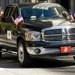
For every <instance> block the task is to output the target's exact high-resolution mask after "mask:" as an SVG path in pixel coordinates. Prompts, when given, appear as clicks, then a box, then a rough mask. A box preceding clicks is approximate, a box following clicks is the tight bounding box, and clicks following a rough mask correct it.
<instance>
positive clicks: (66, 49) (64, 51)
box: [60, 46, 72, 53]
mask: <svg viewBox="0 0 75 75" xmlns="http://www.w3.org/2000/svg"><path fill="white" fill-rule="evenodd" d="M71 51H72V48H71V46H63V47H61V48H60V52H61V53H70V52H71Z"/></svg>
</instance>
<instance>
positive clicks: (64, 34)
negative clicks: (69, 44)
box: [43, 28, 75, 42]
mask: <svg viewBox="0 0 75 75" xmlns="http://www.w3.org/2000/svg"><path fill="white" fill-rule="evenodd" d="M43 40H44V41H46V42H55V41H56V42H57V41H58V42H61V41H63V40H66V41H73V40H75V28H61V29H47V30H44V33H43Z"/></svg>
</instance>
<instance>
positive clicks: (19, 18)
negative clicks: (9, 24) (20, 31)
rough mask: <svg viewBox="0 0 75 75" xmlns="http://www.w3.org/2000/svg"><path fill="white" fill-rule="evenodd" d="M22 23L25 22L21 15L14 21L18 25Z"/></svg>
mask: <svg viewBox="0 0 75 75" xmlns="http://www.w3.org/2000/svg"><path fill="white" fill-rule="evenodd" d="M21 21H23V17H22V15H21V14H20V15H19V16H18V17H17V18H16V19H15V20H14V23H15V24H16V25H18V23H19V22H21Z"/></svg>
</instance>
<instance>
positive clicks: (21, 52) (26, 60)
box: [18, 40, 31, 67]
mask: <svg viewBox="0 0 75 75" xmlns="http://www.w3.org/2000/svg"><path fill="white" fill-rule="evenodd" d="M18 61H19V64H20V66H21V67H27V66H29V65H30V64H31V58H30V56H29V54H28V53H27V50H26V47H25V43H24V41H23V40H20V41H19V43H18Z"/></svg>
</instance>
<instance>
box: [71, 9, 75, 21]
mask: <svg viewBox="0 0 75 75" xmlns="http://www.w3.org/2000/svg"><path fill="white" fill-rule="evenodd" d="M72 21H74V17H73V15H72V11H71V10H70V22H72Z"/></svg>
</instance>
